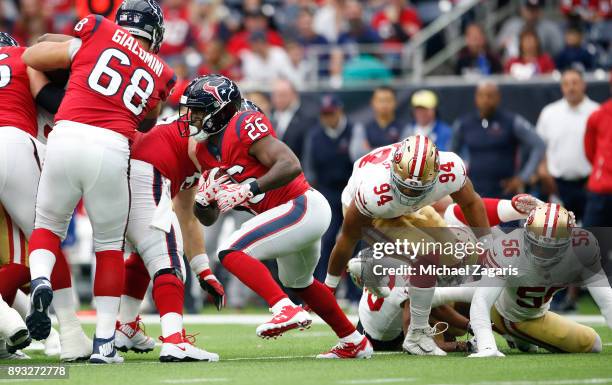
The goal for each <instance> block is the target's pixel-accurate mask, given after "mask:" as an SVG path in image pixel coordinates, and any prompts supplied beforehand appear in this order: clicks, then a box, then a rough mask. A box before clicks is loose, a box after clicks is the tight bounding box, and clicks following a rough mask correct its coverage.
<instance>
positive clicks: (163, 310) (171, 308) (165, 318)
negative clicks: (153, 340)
mask: <svg viewBox="0 0 612 385" xmlns="http://www.w3.org/2000/svg"><path fill="white" fill-rule="evenodd" d="M184 298H185V285H184V284H183V282H182V281H181V280H180V279H179V278H178V277H177V276H175V275H173V274H162V275H160V276H158V277H157V278H155V280H154V281H153V300H154V301H155V305H156V306H157V310H158V311H159V316H160V320H161V327H162V337H164V338H166V337H168V336H170V335H172V334H174V333H180V332H181V331H182V330H183V303H184Z"/></svg>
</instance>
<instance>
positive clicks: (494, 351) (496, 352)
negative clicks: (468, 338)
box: [468, 348, 505, 358]
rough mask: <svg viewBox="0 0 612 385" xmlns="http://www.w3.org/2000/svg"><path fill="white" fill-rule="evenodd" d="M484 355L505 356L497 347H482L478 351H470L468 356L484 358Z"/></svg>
mask: <svg viewBox="0 0 612 385" xmlns="http://www.w3.org/2000/svg"><path fill="white" fill-rule="evenodd" d="M485 357H505V355H504V353H502V352H500V351H499V350H497V349H493V348H487V349H482V351H479V352H478V353H472V354H470V355H469V356H468V358H485Z"/></svg>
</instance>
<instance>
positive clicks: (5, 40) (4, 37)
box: [0, 32, 19, 47]
mask: <svg viewBox="0 0 612 385" xmlns="http://www.w3.org/2000/svg"><path fill="white" fill-rule="evenodd" d="M0 47H19V43H17V40H15V39H13V37H12V36H11V35H9V34H8V33H6V32H0Z"/></svg>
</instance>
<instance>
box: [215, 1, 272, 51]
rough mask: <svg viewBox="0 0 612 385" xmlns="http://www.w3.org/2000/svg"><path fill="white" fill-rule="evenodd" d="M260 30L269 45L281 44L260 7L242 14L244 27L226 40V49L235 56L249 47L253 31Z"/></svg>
mask: <svg viewBox="0 0 612 385" xmlns="http://www.w3.org/2000/svg"><path fill="white" fill-rule="evenodd" d="M256 31H261V32H263V34H264V37H265V39H266V40H267V42H268V43H269V44H270V45H273V46H276V47H282V46H283V38H282V37H281V35H280V34H279V33H278V32H276V31H274V30H273V29H271V28H270V27H269V26H268V18H267V17H266V15H265V14H264V13H263V11H262V10H261V9H257V10H251V11H247V12H245V14H244V29H243V30H242V31H240V32H237V33H236V34H234V35H233V36H232V37H231V38H230V39H229V41H228V42H227V50H228V52H229V53H231V54H232V55H235V56H239V55H240V54H242V52H243V51H244V50H248V49H249V48H251V45H250V44H251V41H250V37H251V35H252V33H253V32H256Z"/></svg>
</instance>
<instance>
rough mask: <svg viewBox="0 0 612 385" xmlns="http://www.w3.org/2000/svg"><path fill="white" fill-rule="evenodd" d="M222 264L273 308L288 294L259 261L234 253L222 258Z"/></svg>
mask: <svg viewBox="0 0 612 385" xmlns="http://www.w3.org/2000/svg"><path fill="white" fill-rule="evenodd" d="M221 264H222V265H223V266H224V267H225V268H226V269H227V270H228V271H229V272H230V273H232V274H234V275H235V276H236V277H237V278H238V279H239V280H240V281H241V282H242V283H244V284H245V285H246V286H247V287H248V288H249V289H251V290H253V291H254V292H255V293H257V294H258V295H259V296H260V297H261V298H263V299H264V300H265V301H266V302H267V303H268V306H270V307H272V306H274V304H276V303H277V302H278V301H280V300H281V299H283V298H287V294H285V292H284V291H283V290H282V289H281V288H280V286H279V285H278V283H276V281H275V280H274V278H272V274H270V271H269V270H268V269H267V268H266V266H265V265H264V264H263V263H261V261H258V260H257V259H255V258H253V257H251V256H249V255H247V254H245V253H243V252H242V251H238V250H236V251H232V252H230V253H228V254H226V255H225V256H224V257H222V258H221Z"/></svg>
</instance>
